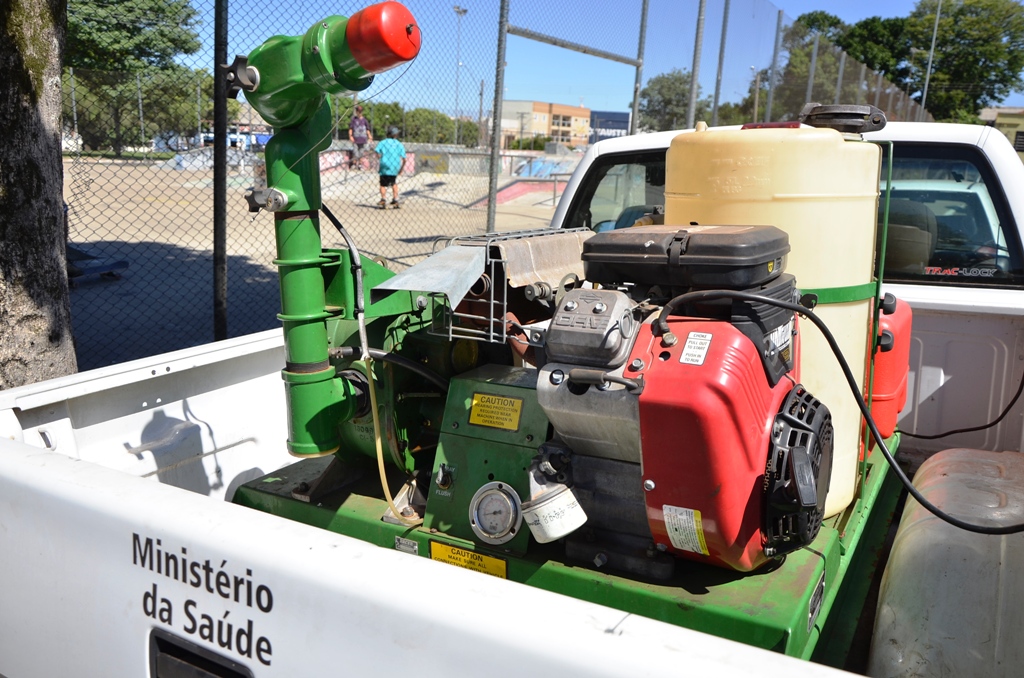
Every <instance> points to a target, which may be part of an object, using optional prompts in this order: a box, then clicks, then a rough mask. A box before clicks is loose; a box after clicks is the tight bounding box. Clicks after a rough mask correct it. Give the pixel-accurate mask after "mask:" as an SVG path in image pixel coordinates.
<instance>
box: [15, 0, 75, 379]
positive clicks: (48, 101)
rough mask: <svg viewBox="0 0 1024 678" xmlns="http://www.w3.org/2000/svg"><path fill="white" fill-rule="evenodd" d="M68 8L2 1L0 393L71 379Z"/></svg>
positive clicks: (49, 2)
mask: <svg viewBox="0 0 1024 678" xmlns="http://www.w3.org/2000/svg"><path fill="white" fill-rule="evenodd" d="M66 30H67V2H66V0H2V1H0V73H2V74H3V75H2V76H0V389H4V388H11V387H14V386H20V385H22V384H28V383H32V382H35V381H40V380H43V379H49V378H52V377H57V376H61V375H64V374H70V373H73V372H75V371H76V369H77V366H76V362H75V350H74V342H73V339H72V333H71V305H70V299H69V295H68V278H67V266H66V252H65V245H66V239H67V236H66V233H65V228H64V201H63V181H64V168H63V164H62V160H61V122H60V115H61V86H60V76H61V61H62V58H63V52H64V37H65V34H66Z"/></svg>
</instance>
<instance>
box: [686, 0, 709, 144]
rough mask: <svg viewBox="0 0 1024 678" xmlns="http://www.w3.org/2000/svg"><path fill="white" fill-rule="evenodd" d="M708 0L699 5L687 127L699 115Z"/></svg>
mask: <svg viewBox="0 0 1024 678" xmlns="http://www.w3.org/2000/svg"><path fill="white" fill-rule="evenodd" d="M706 6H707V0H700V4H699V5H697V32H696V34H695V35H694V39H693V67H692V68H691V69H690V103H689V104H687V106H686V127H687V129H690V128H692V127H693V123H694V118H695V117H696V116H697V80H698V79H700V50H701V47H702V45H703V44H704V8H705V7H706Z"/></svg>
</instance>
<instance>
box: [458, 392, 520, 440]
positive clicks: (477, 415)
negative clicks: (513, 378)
mask: <svg viewBox="0 0 1024 678" xmlns="http://www.w3.org/2000/svg"><path fill="white" fill-rule="evenodd" d="M522 416H523V399H522V398H509V397H508V396H500V395H494V394H493V393H474V394H473V404H472V405H471V406H470V408H469V423H470V424H475V425H476V426H486V427H487V428H500V429H502V430H504V431H518V430H519V420H520V419H521V418H522Z"/></svg>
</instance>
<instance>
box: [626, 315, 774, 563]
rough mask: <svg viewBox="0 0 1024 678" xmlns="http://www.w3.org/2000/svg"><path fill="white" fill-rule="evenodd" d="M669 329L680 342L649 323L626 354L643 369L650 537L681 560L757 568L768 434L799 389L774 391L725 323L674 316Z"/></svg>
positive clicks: (749, 347)
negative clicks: (657, 333) (666, 341)
mask: <svg viewBox="0 0 1024 678" xmlns="http://www.w3.org/2000/svg"><path fill="white" fill-rule="evenodd" d="M669 326H670V327H671V329H672V332H673V333H674V334H675V335H676V337H678V338H679V342H678V343H677V344H676V345H675V346H672V347H665V346H663V344H662V341H661V338H660V337H654V336H652V334H651V325H650V324H645V325H644V326H643V327H642V328H641V330H640V335H639V337H638V339H637V342H636V344H635V345H634V350H633V354H632V355H631V356H630V362H632V361H633V360H634V359H635V358H640V359H641V360H643V362H644V366H645V367H644V368H643V377H644V390H643V392H642V393H641V394H640V440H641V456H642V462H643V479H644V489H645V493H644V494H645V500H646V504H647V520H648V522H649V523H650V526H651V533H652V534H653V536H654V541H655V543H656V544H658V545H659V546H660V545H664V546H665V547H667V549H668V551H669V552H672V553H675V554H677V555H679V556H681V557H684V558H688V559H690V560H696V561H699V562H703V563H710V564H714V565H718V566H721V567H727V568H731V569H734V570H739V571H741V572H748V571H750V570H754V569H756V568H757V567H759V566H761V565H762V564H764V563H765V562H766V561H767V560H768V558H767V557H766V556H765V555H764V553H763V551H762V541H761V524H762V522H763V520H764V498H763V497H764V491H763V482H764V469H765V463H766V461H767V457H768V448H769V436H770V433H771V427H772V422H773V421H774V418H775V415H776V414H777V413H778V411H779V408H780V407H781V405H782V401H783V400H784V399H785V397H786V394H787V393H789V391H790V390H791V389H792V388H793V384H792V382H791V381H790V380H789V379H781V380H779V383H778V384H777V385H776V386H775V387H774V388H772V387H770V386H769V385H768V381H767V378H766V377H765V371H764V367H763V366H762V364H761V360H760V357H759V354H758V349H757V347H756V346H754V344H753V342H751V341H750V339H748V338H747V337H745V336H744V335H743V334H741V333H740V332H739V331H738V330H736V329H735V328H734V327H733V326H732V325H731V324H729V323H727V322H721V321H712V320H705V319H695V318H671V319H670V320H669ZM627 376H632V375H630V374H627ZM648 488H649V489H648Z"/></svg>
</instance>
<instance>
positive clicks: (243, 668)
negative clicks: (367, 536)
mask: <svg viewBox="0 0 1024 678" xmlns="http://www.w3.org/2000/svg"><path fill="white" fill-rule="evenodd" d="M676 134H677V133H674V132H665V133H657V134H649V135H640V136H635V137H625V138H619V139H613V140H609V141H604V142H601V143H599V144H596V145H595V146H593V147H592V148H591V149H590V151H589V152H588V153H587V155H586V156H585V157H584V159H583V160H582V162H581V163H580V165H579V167H578V169H577V171H576V173H575V174H574V176H573V178H572V180H571V181H570V183H569V185H568V187H567V189H566V191H565V193H564V194H563V196H562V199H561V201H560V203H559V206H558V209H557V211H556V213H555V216H554V218H553V220H552V223H551V226H552V228H563V227H576V226H585V227H588V228H590V229H592V230H597V231H603V230H608V229H611V228H614V227H615V226H616V224H618V226H629V225H631V224H632V223H633V221H634V220H635V219H636V218H637V217H639V216H641V215H643V214H645V213H650V212H654V211H656V210H655V209H654V207H655V206H656V205H660V204H662V194H663V192H664V184H665V153H666V149H667V148H668V146H669V144H670V141H671V140H672V138H673V137H674V136H675V135H676ZM869 139H871V140H874V141H892V142H893V143H894V153H895V162H894V166H893V177H892V179H893V181H892V205H893V207H892V211H893V212H892V214H893V216H895V214H896V213H897V210H898V209H902V210H903V211H904V212H913V213H915V214H916V215H917V216H918V217H920V218H921V219H922V221H921V223H920V224H917V223H916V222H914V225H915V227H916V228H918V229H922V230H925V231H927V232H928V233H929V237H927V238H925V239H924V242H925V243H926V245H927V255H928V259H927V261H923V262H922V261H916V264H915V265H911V264H909V263H908V262H907V261H905V260H907V259H913V254H914V253H913V252H910V253H909V254H908V253H907V252H902V251H901V250H900V246H899V245H893V244H891V245H890V248H891V249H890V254H889V255H888V256H887V258H886V261H887V270H888V274H887V276H886V278H887V280H888V283H887V286H886V289H887V290H889V291H891V292H893V293H894V294H896V295H897V296H898V297H900V298H902V299H904V300H906V301H908V302H909V303H910V304H911V306H912V307H913V311H914V332H913V342H912V347H911V378H910V395H909V398H908V404H907V407H906V409H905V410H904V412H903V415H902V418H901V419H900V428H901V429H902V430H904V431H907V432H910V433H919V434H930V433H934V432H939V430H940V429H942V430H946V429H953V428H961V427H969V426H975V425H980V424H985V423H987V422H990V421H991V420H993V419H995V418H996V416H997V415H998V414H999V413H1000V412H1001V411H1002V410H1003V409H1004V408H1005V407H1006V405H1007V404H1008V403H1009V402H1010V400H1011V398H1012V396H1013V394H1014V393H1015V391H1016V390H1017V386H1018V383H1019V382H1020V380H1021V379H1022V378H1024V375H1022V373H1024V348H1022V346H1024V344H1022V340H1024V336H1022V334H1021V329H1022V326H1021V315H1022V309H1024V301H1022V299H1024V298H1022V297H1021V291H1022V287H1024V250H1022V240H1024V237H1022V233H1021V231H1020V225H1021V224H1024V195H1021V194H1020V192H1019V191H1018V190H1016V187H1018V186H1022V185H1024V166H1022V165H1021V163H1020V160H1019V159H1018V157H1017V155H1016V153H1015V152H1014V151H1013V149H1012V147H1011V146H1010V145H1009V143H1008V142H1007V141H1006V139H1005V138H1004V137H1003V136H1002V135H1000V134H999V133H998V132H996V131H995V130H994V129H992V128H987V127H972V126H961V125H940V124H909V123H907V124H899V123H896V124H890V125H889V126H888V127H886V128H885V129H884V130H883V131H881V132H875V133H872V134H870V135H869ZM808 171H813V170H812V169H809V170H808ZM883 176H884V173H883ZM908 203H909V204H908ZM902 213H903V212H900V214H902ZM890 221H892V222H893V223H903V221H900V222H897V221H896V220H894V219H892V218H891V219H890ZM904 221H910V218H909V217H908V218H907V219H906V220H904ZM894 232H895V231H894ZM911 241H913V243H917V245H911V246H910V247H914V246H919V245H920V240H914V238H912V237H911ZM901 252H902V254H901ZM918 254H919V252H918ZM901 256H902V257H903V258H902V259H901ZM889 263H891V264H892V265H891V266H889ZM284 365H285V353H284V342H283V340H282V337H281V334H280V332H278V331H271V332H265V333H261V334H257V335H252V336H249V337H243V338H239V339H234V340H229V341H226V342H220V343H216V344H209V345H207V346H202V347H197V348H194V349H186V350H184V351H178V352H175V353H170V354H167V355H162V356H156V357H153V358H148V359H144V360H139V361H135V362H132V363H126V364H122V365H116V366H112V367H109V368H104V369H100V370H94V371H91V372H86V373H82V374H77V375H73V376H68V377H64V378H61V379H56V380H52V381H49V382H43V383H39V384H34V385H30V386H26V387H22V388H17V389H12V390H8V391H4V392H0V574H2V576H0V676H3V678H26V677H28V678H31V677H36V676H57V675H84V676H254V675H255V676H271V675H275V676H304V675H333V674H335V673H338V674H345V675H380V674H383V673H385V672H388V673H394V672H401V673H410V674H413V675H421V676H434V675H437V676H441V675H444V676H451V675H480V674H487V675H494V676H506V675H507V676H513V675H555V674H560V675H588V676H643V675H650V676H654V675H670V674H674V673H682V672H686V673H692V674H701V675H703V674H710V673H715V674H720V675H748V674H751V673H753V672H755V671H756V672H758V673H764V672H772V673H774V672H787V673H790V672H792V673H797V672H799V674H800V675H830V674H833V673H835V672H836V671H835V670H834V669H832V668H829V667H827V666H824V665H821V664H816V663H807V662H801V660H799V659H794V658H792V657H787V656H784V655H783V654H779V653H776V652H770V651H767V650H764V649H758V648H756V647H751V646H748V645H742V644H739V643H736V642H734V641H730V640H726V639H723V638H718V637H715V636H712V635H706V634H704V633H700V632H699V631H695V630H691V629H686V628H681V627H679V626H676V625H673V624H669V623H665V622H663V621H658V620H656V619H652V618H647V617H646V616H644V615H642V614H635V613H629V612H623V611H620V610H617V609H614V608H613V607H607V606H604V605H599V604H595V603H593V602H586V601H584V600H579V599H577V598H574V597H568V596H563V595H558V594H555V593H550V592H547V591H544V590H541V589H540V588H534V587H531V586H523V585H521V584H517V583H513V582H509V581H503V580H502V579H500V578H497V577H488V576H481V574H479V573H478V572H471V571H467V570H468V569H473V567H472V563H471V562H469V561H470V560H471V559H462V560H461V561H459V562H457V564H460V565H462V568H460V567H451V566H450V565H446V564H442V563H436V562H432V561H431V560H430V559H429V558H423V557H420V558H416V557H412V556H410V555H409V554H408V553H403V552H402V551H403V550H407V549H411V550H414V551H415V547H416V545H415V544H414V543H412V542H409V541H408V540H406V541H405V542H399V541H398V540H397V539H396V541H395V549H394V550H391V549H386V548H379V547H377V546H374V545H372V544H368V543H365V542H364V541H359V540H356V539H352V538H350V537H346V536H342V535H340V534H336V533H335V532H332V531H330V529H322V528H323V527H328V528H329V527H330V525H307V524H302V523H300V522H294V521H291V520H286V519H283V518H281V517H278V516H274V515H268V514H266V513H263V512H260V511H254V510H252V509H250V508H246V507H242V506H237V505H234V504H232V503H230V502H229V501H224V500H225V499H227V500H230V499H231V498H232V497H233V496H234V495H235V492H236V490H237V489H238V488H239V487H240V486H242V485H244V484H250V485H251V484H253V482H254V481H258V482H259V483H265V484H273V483H274V482H275V481H277V480H278V478H277V477H276V473H277V472H278V470H279V469H283V468H284V467H285V466H286V465H287V464H289V463H291V462H292V461H294V459H293V458H292V457H290V456H289V455H288V454H287V452H286V451H285V445H284V440H285V438H286V437H287V435H288V434H287V423H286V414H285V412H286V407H285V397H284V396H285V394H284V391H283V389H282V385H281V379H280V370H281V369H282V367H284ZM409 395H410V396H412V395H414V394H409ZM1022 414H1024V409H1022V407H1021V406H1020V405H1017V406H1015V407H1014V408H1013V409H1012V410H1011V411H1010V413H1009V415H1008V416H1007V417H1006V418H1004V419H1003V420H1002V421H1001V422H1000V423H999V424H998V425H996V426H994V427H991V428H988V429H985V430H982V431H978V432H974V433H964V434H960V435H957V436H953V437H951V438H947V439H943V440H938V441H934V442H923V441H922V442H918V441H915V440H913V439H910V438H904V439H903V441H902V444H901V446H900V450H901V453H902V454H904V455H908V454H909V455H910V456H911V457H914V458H918V460H920V459H923V458H924V457H925V456H927V455H929V454H930V453H932V452H934V451H936V450H941V449H946V448H950V447H970V448H976V449H980V450H1004V449H1006V450H1019V449H1020V447H1021V438H1022V436H1024V426H1022V421H1021V417H1022ZM421 555H422V554H421ZM492 560H493V559H492ZM823 576H824V575H823ZM999 609H1002V606H999ZM993 610H994V611H993V613H992V614H991V615H989V616H990V617H993V618H999V617H1000V613H998V611H997V610H995V609H994V608H993ZM813 621H814V620H813V618H812V619H811V620H810V621H809V622H808V628H810V626H811V623H812V622H813ZM1006 632H1007V631H1006V630H1005V629H1004V630H1003V631H1002V632H1001V633H1004V634H1005V633H1006ZM950 642H951V643H953V642H954V641H950ZM769 647H770V645H769ZM1003 653H1004V654H1001V655H1000V660H1005V649H1004V650H1003ZM880 661H882V660H880ZM838 663H839V665H842V662H838ZM863 666H864V664H861V667H863ZM1010 666H1012V664H1010ZM879 667H881V668H879ZM1006 667H1007V664H1002V665H1001V667H1000V668H998V669H997V670H996V672H997V673H998V672H1000V671H1002V672H1006V671H1007V668H1006ZM927 668H928V667H927V666H926V667H924V669H922V668H921V666H917V669H919V670H922V671H924V673H922V675H929V674H928V673H927ZM862 670H863V668H862ZM872 670H874V671H878V672H888V671H889V669H888V668H886V665H885V664H884V662H883V663H879V664H875V665H874V666H873V667H872ZM933 670H934V669H933ZM934 675H938V673H935V674H934Z"/></svg>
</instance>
